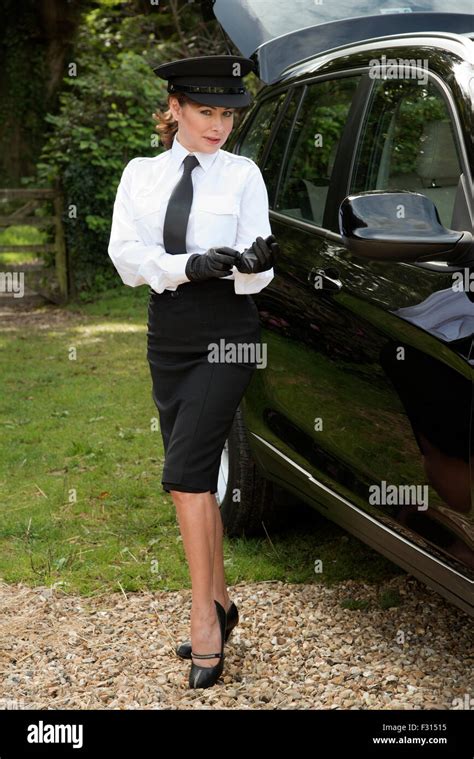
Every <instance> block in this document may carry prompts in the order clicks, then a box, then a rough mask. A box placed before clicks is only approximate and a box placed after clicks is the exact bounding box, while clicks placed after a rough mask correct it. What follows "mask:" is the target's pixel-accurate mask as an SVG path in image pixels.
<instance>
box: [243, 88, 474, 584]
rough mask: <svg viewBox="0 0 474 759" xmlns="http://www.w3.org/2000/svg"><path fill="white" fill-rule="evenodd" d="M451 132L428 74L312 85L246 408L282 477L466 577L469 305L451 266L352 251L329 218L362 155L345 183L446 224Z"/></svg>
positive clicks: (303, 106) (454, 143)
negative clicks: (414, 199) (264, 350)
mask: <svg viewBox="0 0 474 759" xmlns="http://www.w3.org/2000/svg"><path fill="white" fill-rule="evenodd" d="M369 91H370V97H369ZM364 112H365V116H364V119H363V123H362V128H361V132H360V139H359V143H358V148H357V151H355V150H354V139H353V137H352V135H353V134H355V133H356V132H357V128H358V126H360V124H357V121H358V119H360V118H361V116H362V114H363V113H364ZM460 139H461V138H460V135H459V133H458V132H457V127H456V122H455V120H454V117H453V110H452V104H451V103H450V102H449V100H446V96H445V93H444V92H443V89H442V88H441V87H440V86H439V85H438V83H437V82H436V81H434V79H432V78H431V77H430V80H429V82H428V83H427V84H426V86H424V87H423V86H422V85H420V83H419V82H418V81H416V80H415V81H414V80H413V79H403V76H401V77H400V78H399V79H397V80H395V81H392V82H388V81H383V80H379V81H374V80H372V81H371V82H369V81H368V79H367V77H366V78H365V79H364V78H363V77H362V78H360V77H359V78H358V77H342V78H338V79H335V80H326V81H319V82H314V83H312V84H308V86H307V88H306V89H305V91H304V94H303V97H302V101H301V103H300V104H299V108H298V112H297V114H296V118H295V123H294V127H293V130H292V133H291V139H290V140H289V142H288V144H287V146H286V150H285V153H284V155H283V161H282V163H283V168H282V171H281V172H279V173H278V180H277V186H276V188H275V191H274V201H273V209H274V210H273V213H272V214H271V223H272V230H273V231H274V233H275V234H276V236H277V238H278V239H279V241H280V245H281V247H282V251H283V253H282V256H281V258H280V261H279V266H278V265H277V268H276V272H277V276H276V278H275V282H274V283H272V286H271V287H270V288H267V290H268V292H265V291H264V293H262V297H261V298H260V299H259V308H260V313H261V317H262V321H263V324H264V326H265V337H266V339H267V340H268V358H267V362H268V368H267V369H266V370H265V371H263V372H262V371H261V372H258V373H257V374H258V375H259V377H258V378H257V379H256V382H259V383H260V387H259V388H258V389H256V390H255V391H253V392H252V394H251V398H250V399H249V404H250V405H249V414H250V415H251V418H252V428H255V429H256V430H257V434H258V430H259V428H258V421H257V420H258V419H260V420H261V421H260V431H261V434H262V438H263V437H264V438H265V440H266V442H267V443H268V444H269V445H271V446H273V447H274V448H275V451H278V454H279V455H278V456H276V457H274V462H278V463H275V465H274V471H273V475H274V476H275V478H282V479H288V480H290V481H291V480H292V481H293V483H294V484H297V486H298V487H299V488H300V489H301V490H302V491H306V492H308V491H311V492H312V494H313V496H314V494H315V492H318V493H319V496H320V497H323V496H324V497H325V501H326V504H328V505H329V508H331V506H330V504H331V499H330V498H329V500H328V499H327V495H328V493H329V494H334V496H335V497H336V498H337V497H338V496H339V505H340V504H341V503H343V502H347V501H350V502H351V503H352V504H354V505H355V506H356V507H357V508H358V509H359V510H360V511H361V512H363V513H365V514H366V516H367V517H370V519H372V520H377V521H378V522H379V523H382V524H386V525H387V526H389V527H390V528H391V529H393V530H396V531H398V532H399V533H400V534H401V535H404V536H405V537H406V536H409V537H410V538H411V539H413V540H415V541H416V542H418V543H419V545H420V546H425V547H427V548H429V549H430V551H432V552H433V551H435V552H437V553H438V555H439V557H440V558H442V559H443V560H444V561H447V562H448V563H450V564H451V565H452V566H453V568H456V567H458V568H460V567H463V568H465V567H468V568H471V570H472V569H473V568H474V561H473V558H474V554H473V541H472V538H473V532H472V527H473V525H472V501H471V490H470V461H471V459H470V456H471V450H470V447H471V413H472V365H471V364H470V359H471V358H472V354H471V336H470V332H469V320H470V319H471V318H472V315H473V305H472V302H471V300H470V299H469V297H467V296H466V294H465V293H459V294H456V293H454V291H453V288H452V284H453V271H452V269H451V268H450V267H449V265H448V264H447V262H443V261H437V262H436V263H434V264H425V265H408V264H403V263H386V262H380V261H374V262H368V261H367V260H365V259H364V260H361V259H356V258H355V257H351V256H350V255H349V254H348V253H347V251H346V250H345V249H344V248H343V247H342V246H341V243H340V238H339V236H338V234H337V231H336V223H337V222H336V213H335V211H336V209H337V206H338V203H337V202H336V201H337V199H338V198H339V199H340V197H341V187H342V186H344V183H347V178H348V168H347V167H348V166H350V164H351V160H352V157H353V156H354V155H355V161H354V167H353V171H352V177H351V180H350V185H348V188H349V189H350V191H351V192H359V191H367V190H374V189H390V188H391V189H408V190H413V191H418V192H423V193H424V194H426V195H428V196H430V197H431V198H432V199H433V200H434V202H435V203H437V204H438V206H439V213H440V217H441V220H442V221H443V222H444V223H445V225H447V226H449V225H450V223H451V218H452V216H453V214H454V213H455V210H456V209H455V199H456V197H457V196H459V195H460V193H459V186H460V183H461V179H460V177H461V175H462V174H464V176H466V174H468V173H469V168H468V167H467V165H466V162H465V160H464V156H463V150H462V143H461V142H460ZM272 151H273V147H272ZM281 159H282V156H281V154H280V156H279V160H280V161H281ZM273 160H274V162H275V164H276V161H277V160H278V154H276V155H275V156H274V159H273ZM271 164H272V160H271V159H269V163H268V165H271ZM267 172H268V169H267ZM276 173H277V172H276V171H275V174H276ZM467 184H468V183H467ZM346 187H347V184H346ZM466 320H467V321H466ZM254 425H257V426H255V427H254ZM282 462H284V464H283V465H282ZM269 466H272V464H269ZM316 483H317V485H318V488H317V489H315V487H314V485H315V484H316ZM346 499H347V501H346ZM347 516H348V519H350V514H348V515H347Z"/></svg>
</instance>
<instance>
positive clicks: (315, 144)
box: [275, 76, 360, 226]
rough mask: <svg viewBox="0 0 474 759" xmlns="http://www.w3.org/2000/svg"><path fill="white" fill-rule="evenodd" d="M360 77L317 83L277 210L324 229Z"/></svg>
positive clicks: (300, 122)
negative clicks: (331, 185)
mask: <svg viewBox="0 0 474 759" xmlns="http://www.w3.org/2000/svg"><path fill="white" fill-rule="evenodd" d="M359 81H360V77H359V76H353V77H347V78H340V79H334V80H331V81H324V82H315V83H314V84H310V85H309V86H308V88H307V90H306V94H305V96H304V100H303V103H302V106H301V108H300V110H299V113H298V118H297V121H296V124H295V127H294V130H293V133H292V135H291V141H290V145H289V149H288V153H287V160H286V164H285V166H284V167H283V175H282V181H281V184H280V190H279V193H278V198H277V201H276V204H275V210H276V211H278V212H279V213H283V214H286V215H288V216H295V217H297V218H301V219H304V220H305V221H309V222H312V223H314V224H315V225H316V226H321V225H322V222H323V216H324V208H325V205H326V197H327V193H328V188H329V183H330V180H331V175H332V170H333V166H334V161H335V158H336V153H337V149H338V145H339V141H340V139H341V136H342V132H343V130H344V126H345V124H346V121H347V116H348V113H349V108H350V106H351V102H352V98H353V96H354V92H355V90H356V88H357V85H358V84H359Z"/></svg>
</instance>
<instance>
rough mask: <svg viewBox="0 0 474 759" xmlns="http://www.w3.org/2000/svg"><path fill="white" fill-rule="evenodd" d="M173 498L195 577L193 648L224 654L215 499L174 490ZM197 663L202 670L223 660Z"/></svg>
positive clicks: (206, 495) (193, 591)
mask: <svg viewBox="0 0 474 759" xmlns="http://www.w3.org/2000/svg"><path fill="white" fill-rule="evenodd" d="M171 495H172V498H173V501H174V504H175V507H176V513H177V517H178V523H179V527H180V531H181V535H182V538H183V545H184V551H185V554H186V558H187V561H188V566H189V572H190V575H191V585H192V606H191V644H192V648H193V650H194V651H195V652H196V653H197V654H211V653H216V652H217V651H220V650H221V634H220V629H219V622H218V619H217V613H216V606H215V604H214V586H213V571H214V556H215V545H216V517H217V515H216V508H215V503H214V499H213V497H212V495H211V493H210V492H209V491H208V492H207V493H185V492H181V491H179V490H171ZM216 600H219V599H216ZM224 608H225V607H224ZM193 661H194V663H195V664H197V665H198V666H199V667H214V666H215V665H216V664H218V663H219V661H220V660H219V659H218V658H217V657H214V658H212V659H193Z"/></svg>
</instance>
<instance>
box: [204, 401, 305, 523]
mask: <svg viewBox="0 0 474 759" xmlns="http://www.w3.org/2000/svg"><path fill="white" fill-rule="evenodd" d="M276 490H277V489H276V488H274V487H273V484H272V483H271V482H270V481H269V480H267V479H265V478H264V477H262V476H261V475H260V473H259V471H258V469H257V467H256V465H255V463H254V461H253V458H252V454H251V451H250V446H249V443H248V437H247V431H246V427H245V423H244V419H243V413H242V410H241V408H240V407H239V408H238V409H237V411H236V414H235V417H234V421H233V423H232V427H231V430H230V433H229V437H228V438H227V440H226V444H225V446H224V449H223V451H222V456H221V464H220V468H219V480H218V485H217V493H216V498H217V502H218V503H219V506H220V510H221V516H222V522H223V525H224V533H225V534H226V535H228V536H229V537H239V536H243V535H259V534H261V533H265V531H268V530H269V529H281V528H282V527H284V526H285V525H286V524H287V523H288V520H289V518H290V515H291V514H293V513H294V512H293V511H290V510H289V509H286V508H285V506H282V505H281V504H278V503H277V500H276V498H275V495H276V494H277V493H276ZM278 490H279V489H278Z"/></svg>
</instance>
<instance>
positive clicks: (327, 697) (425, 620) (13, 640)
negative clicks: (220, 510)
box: [0, 575, 474, 709]
mask: <svg viewBox="0 0 474 759" xmlns="http://www.w3.org/2000/svg"><path fill="white" fill-rule="evenodd" d="M387 587H389V588H390V589H392V590H393V591H398V593H399V594H400V596H401V598H402V603H401V605H399V606H397V607H392V608H389V609H385V610H384V609H382V608H381V607H380V605H379V604H378V595H377V589H376V588H375V587H374V586H370V585H365V584H362V583H360V582H342V583H338V584H337V585H336V586H334V587H332V588H328V587H326V586H324V585H321V584H309V585H289V584H286V583H283V582H280V581H275V582H257V583H250V584H249V583H245V584H244V583H243V584H241V585H236V586H229V593H230V597H231V598H232V599H233V600H234V601H235V602H236V604H237V606H238V608H239V612H240V616H241V622H240V624H239V625H238V626H237V627H236V628H235V629H234V631H233V633H232V635H231V636H230V639H229V642H228V643H227V644H226V648H225V651H226V660H225V665H224V674H223V676H222V678H221V680H219V682H218V683H217V684H216V685H215V686H214V687H212V688H208V689H204V690H202V689H201V690H190V689H188V683H187V680H188V672H189V668H190V662H189V661H182V660H180V659H178V658H177V657H176V655H175V654H174V645H175V641H176V640H181V639H184V638H188V637H189V618H190V617H189V615H190V610H191V591H190V590H183V591H179V592H155V593H128V594H127V595H126V596H125V594H124V593H116V594H107V595H104V596H96V597H93V598H84V597H79V596H67V595H65V594H64V593H63V592H62V591H61V589H57V590H52V589H51V588H45V587H43V588H29V587H27V586H25V585H22V584H18V585H7V584H5V583H3V582H0V620H1V622H0V633H1V638H2V646H1V647H0V657H1V660H0V661H1V683H2V685H1V693H0V706H1V707H2V708H17V709H18V708H23V709H47V708H49V709H68V708H71V709H72V708H74V709H82V708H87V709H176V708H178V709H206V708H224V709H232V708H235V707H236V708H238V709H453V708H460V706H459V704H461V703H465V702H466V701H468V699H469V697H471V698H472V697H473V696H474V694H473V691H472V664H473V660H474V651H473V645H472V634H471V632H470V631H471V629H472V621H471V620H470V618H469V617H468V616H467V615H466V614H464V613H463V612H462V611H460V610H458V609H457V608H456V607H454V606H452V605H450V604H448V603H447V602H445V601H444V600H443V599H442V598H441V597H440V596H439V595H437V594H436V593H434V592H433V591H431V590H429V589H427V588H426V587H425V586H424V585H422V584H421V583H419V582H418V581H417V580H415V579H414V578H413V577H411V576H406V575H401V576H397V577H395V578H393V580H391V581H390V582H389V583H384V588H383V589H384V590H386V589H387ZM348 598H351V599H366V600H368V601H369V606H368V608H367V609H364V610H355V611H353V610H349V609H345V608H343V607H342V606H341V602H342V601H344V600H345V599H348ZM455 699H460V701H456V700H455ZM464 708H466V706H464Z"/></svg>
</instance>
